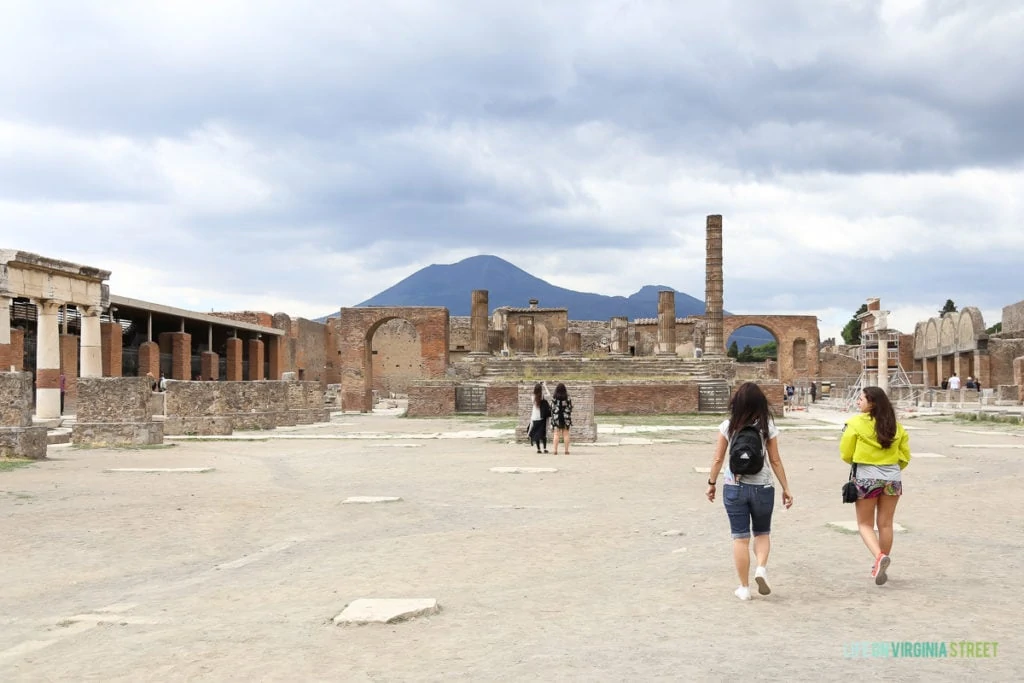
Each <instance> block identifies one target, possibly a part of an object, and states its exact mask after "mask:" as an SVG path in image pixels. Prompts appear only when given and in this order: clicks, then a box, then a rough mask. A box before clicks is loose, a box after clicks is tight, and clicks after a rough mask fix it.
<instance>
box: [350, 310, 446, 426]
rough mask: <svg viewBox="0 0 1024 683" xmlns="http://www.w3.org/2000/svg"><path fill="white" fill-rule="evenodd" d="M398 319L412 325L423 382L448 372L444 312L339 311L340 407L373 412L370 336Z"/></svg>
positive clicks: (371, 342)
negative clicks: (423, 377)
mask: <svg viewBox="0 0 1024 683" xmlns="http://www.w3.org/2000/svg"><path fill="white" fill-rule="evenodd" d="M396 318H400V319H402V320H405V321H407V322H409V323H411V324H412V326H413V327H414V328H415V330H416V334H417V336H418V337H419V339H420V357H421V359H422V363H423V373H424V375H425V377H427V378H439V377H444V376H445V372H446V371H447V370H448V309H447V308H440V307H427V306H422V307H420V306H388V307H381V308H343V309H341V316H340V317H339V318H338V320H337V321H336V322H335V329H336V330H337V335H336V339H337V344H338V348H337V349H336V350H333V351H334V352H336V354H337V356H338V357H339V358H340V359H341V407H342V409H343V410H358V411H359V412H363V413H368V412H370V411H371V410H373V335H374V334H375V333H376V332H377V329H378V328H379V327H380V326H381V325H383V324H384V323H386V322H388V321H389V320H394V319H396ZM453 391H454V390H453Z"/></svg>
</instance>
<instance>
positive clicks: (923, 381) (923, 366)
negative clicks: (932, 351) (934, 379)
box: [921, 357, 928, 389]
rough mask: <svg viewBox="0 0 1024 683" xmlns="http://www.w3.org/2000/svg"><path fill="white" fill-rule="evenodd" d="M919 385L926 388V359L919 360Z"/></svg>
mask: <svg viewBox="0 0 1024 683" xmlns="http://www.w3.org/2000/svg"><path fill="white" fill-rule="evenodd" d="M921 384H922V385H924V388H925V389H927V388H928V358H927V357H925V358H922V359H921Z"/></svg>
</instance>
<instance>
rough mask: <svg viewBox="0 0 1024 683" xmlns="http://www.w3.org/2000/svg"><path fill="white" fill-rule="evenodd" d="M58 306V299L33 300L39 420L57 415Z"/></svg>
mask: <svg viewBox="0 0 1024 683" xmlns="http://www.w3.org/2000/svg"><path fill="white" fill-rule="evenodd" d="M60 306H61V303H60V302H59V301H52V300H48V299H43V300H39V301H36V307H37V309H38V314H37V316H36V415H38V416H39V417H41V418H43V419H53V418H58V417H60V329H59V328H58V326H57V314H58V312H59V311H60Z"/></svg>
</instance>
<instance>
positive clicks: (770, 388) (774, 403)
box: [757, 382, 785, 418]
mask: <svg viewBox="0 0 1024 683" xmlns="http://www.w3.org/2000/svg"><path fill="white" fill-rule="evenodd" d="M757 386H759V387H761V391H763V392H764V395H765V398H767V399H768V407H769V408H771V409H772V413H773V414H774V415H775V417H777V418H781V417H782V411H783V406H784V405H785V401H783V399H782V397H783V396H784V395H785V390H784V389H783V388H782V384H778V383H772V384H769V383H765V382H758V383H757Z"/></svg>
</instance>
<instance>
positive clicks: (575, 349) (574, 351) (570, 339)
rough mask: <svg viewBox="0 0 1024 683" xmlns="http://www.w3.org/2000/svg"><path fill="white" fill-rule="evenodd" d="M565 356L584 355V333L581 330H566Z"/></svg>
mask: <svg viewBox="0 0 1024 683" xmlns="http://www.w3.org/2000/svg"><path fill="white" fill-rule="evenodd" d="M562 355H564V356H581V355H583V335H582V334H580V333H579V332H566V333H565V352H564V353H563V354H562Z"/></svg>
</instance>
